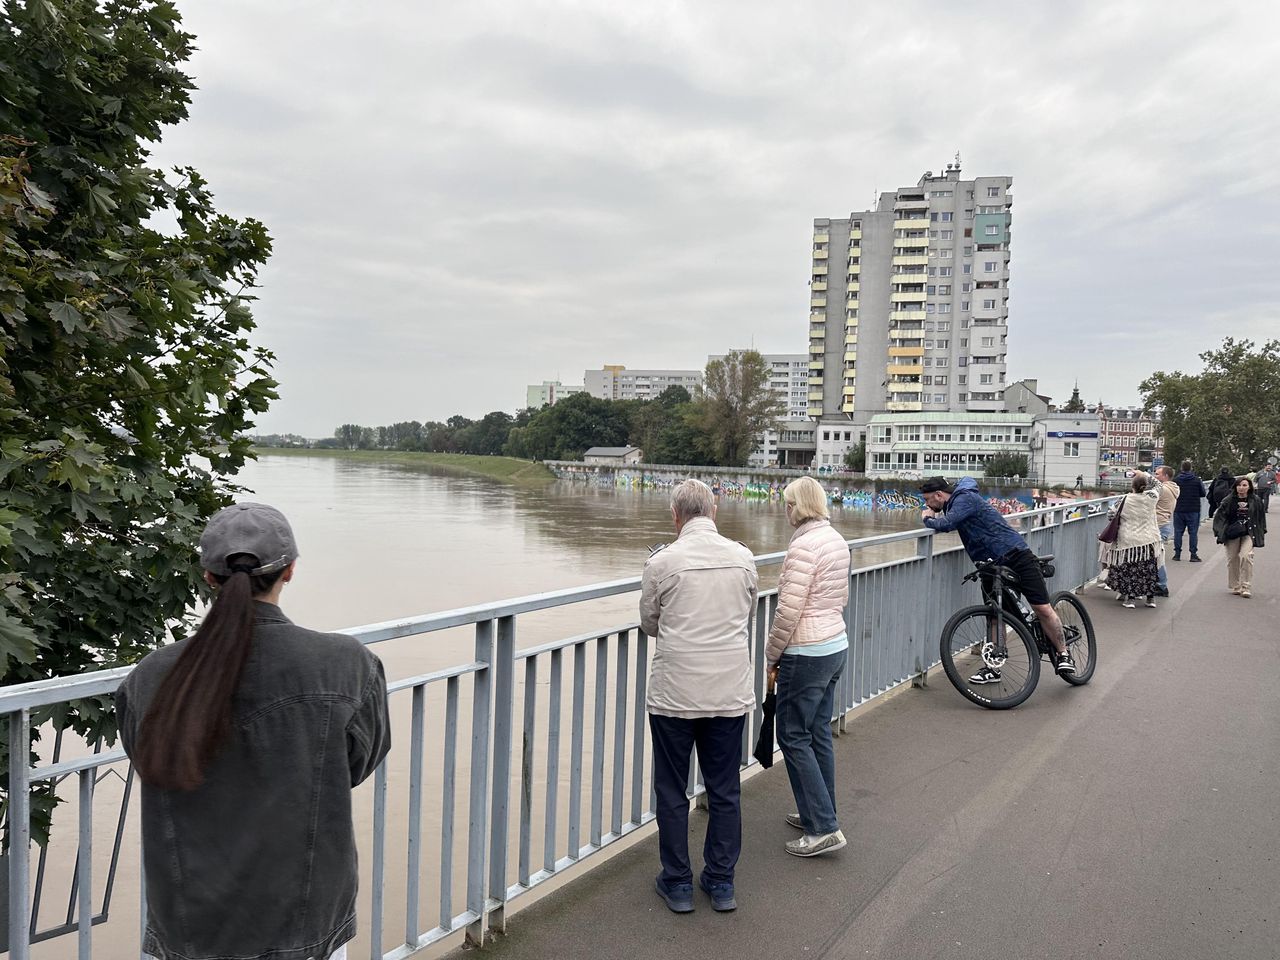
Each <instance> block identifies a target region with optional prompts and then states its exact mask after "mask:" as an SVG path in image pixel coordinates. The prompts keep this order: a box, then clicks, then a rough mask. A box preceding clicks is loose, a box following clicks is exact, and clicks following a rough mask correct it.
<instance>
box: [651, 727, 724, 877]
mask: <svg viewBox="0 0 1280 960" xmlns="http://www.w3.org/2000/svg"><path fill="white" fill-rule="evenodd" d="M746 722H747V718H746V717H745V716H741V717H697V718H695V719H691V720H686V719H683V718H680V717H660V716H657V715H656V714H652V713H651V714H649V729H650V731H651V732H652V733H653V790H654V793H655V794H656V795H657V803H658V809H657V820H658V850H659V857H660V858H661V860H662V880H663V882H664V883H667V884H674V883H692V882H693V868H692V867H691V866H690V864H689V797H688V794H687V792H686V790H687V788H688V785H689V763H690V760H691V758H692V756H693V749H694V747H695V746H696V747H697V749H698V767H699V768H700V769H701V770H702V780H703V783H705V784H706V787H707V807H708V810H709V812H710V814H711V818H710V821H709V822H708V823H707V839H706V842H705V843H704V844H703V847H702V861H703V864H704V865H705V868H704V872H705V873H706V875H707V880H708V881H709V882H711V883H733V870H734V867H735V866H737V864H738V855H739V854H740V853H741V852H742V785H741V781H740V780H739V777H738V769H739V765H740V763H741V761H742V731H743V729H744V725H745V724H746Z"/></svg>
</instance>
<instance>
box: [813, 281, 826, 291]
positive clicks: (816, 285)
mask: <svg viewBox="0 0 1280 960" xmlns="http://www.w3.org/2000/svg"><path fill="white" fill-rule="evenodd" d="M809 289H810V290H812V291H813V292H814V293H822V292H823V291H824V290H826V289H827V281H825V280H814V281H811V284H810V287H809Z"/></svg>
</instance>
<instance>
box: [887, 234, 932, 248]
mask: <svg viewBox="0 0 1280 960" xmlns="http://www.w3.org/2000/svg"><path fill="white" fill-rule="evenodd" d="M893 245H894V246H895V247H912V248H918V247H927V246H928V245H929V238H928V237H896V238H895V239H894V241H893Z"/></svg>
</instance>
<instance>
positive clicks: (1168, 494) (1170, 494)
mask: <svg viewBox="0 0 1280 960" xmlns="http://www.w3.org/2000/svg"><path fill="white" fill-rule="evenodd" d="M1179 489H1180V488H1179V486H1178V485H1177V484H1176V483H1174V482H1173V481H1172V480H1163V481H1160V480H1157V481H1156V490H1157V491H1158V492H1159V494H1160V499H1158V500H1157V501H1156V523H1158V524H1160V526H1162V527H1163V526H1167V525H1168V524H1170V523H1172V522H1173V508H1174V505H1175V504H1176V503H1177V502H1178V491H1179Z"/></svg>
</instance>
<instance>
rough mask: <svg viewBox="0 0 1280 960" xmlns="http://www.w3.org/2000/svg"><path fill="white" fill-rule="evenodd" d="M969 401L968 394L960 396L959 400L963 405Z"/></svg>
mask: <svg viewBox="0 0 1280 960" xmlns="http://www.w3.org/2000/svg"><path fill="white" fill-rule="evenodd" d="M968 399H969V395H968V394H967V393H962V394H960V397H959V400H960V402H961V403H964V402H965V401H966V400H968Z"/></svg>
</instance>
